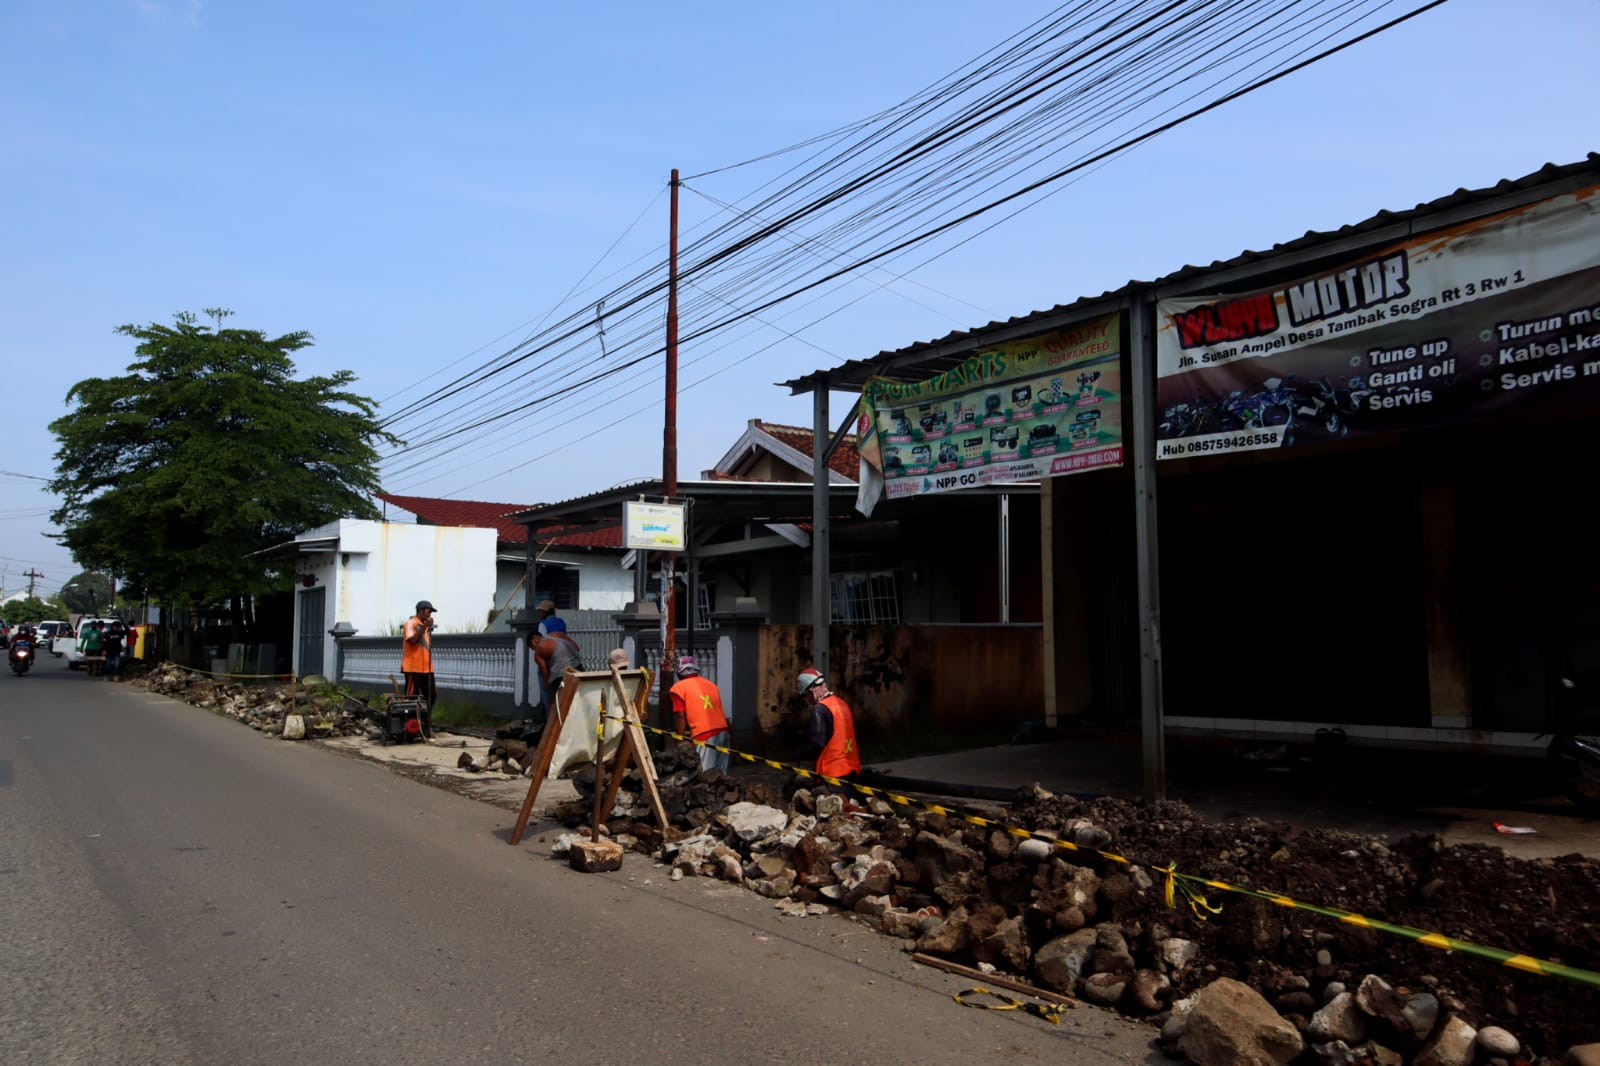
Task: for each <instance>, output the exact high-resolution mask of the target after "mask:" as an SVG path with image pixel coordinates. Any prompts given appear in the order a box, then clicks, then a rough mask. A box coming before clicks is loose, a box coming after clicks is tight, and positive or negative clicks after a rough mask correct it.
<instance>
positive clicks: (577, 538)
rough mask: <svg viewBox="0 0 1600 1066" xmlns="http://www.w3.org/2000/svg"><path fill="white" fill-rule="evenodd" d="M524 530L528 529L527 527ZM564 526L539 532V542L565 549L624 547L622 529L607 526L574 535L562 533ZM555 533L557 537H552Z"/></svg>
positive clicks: (575, 532)
mask: <svg viewBox="0 0 1600 1066" xmlns="http://www.w3.org/2000/svg"><path fill="white" fill-rule="evenodd" d="M522 528H524V529H526V528H527V527H526V526H523V527H522ZM564 528H566V527H564V526H551V527H549V528H548V529H541V530H540V531H539V542H540V543H541V544H543V543H544V542H545V541H552V542H554V543H555V544H557V545H559V546H560V547H564V548H620V547H622V527H621V526H607V527H606V528H604V529H583V530H576V531H574V532H572V533H560V532H557V531H558V530H561V529H564ZM551 533H555V534H556V535H555V536H551V535H550V534H551Z"/></svg>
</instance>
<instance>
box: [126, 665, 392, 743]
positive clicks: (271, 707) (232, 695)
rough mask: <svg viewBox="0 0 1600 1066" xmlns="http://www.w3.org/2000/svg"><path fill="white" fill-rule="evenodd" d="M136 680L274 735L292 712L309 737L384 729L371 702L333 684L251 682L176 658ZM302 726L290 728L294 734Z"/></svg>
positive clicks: (280, 732) (374, 733)
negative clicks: (181, 663) (187, 666)
mask: <svg viewBox="0 0 1600 1066" xmlns="http://www.w3.org/2000/svg"><path fill="white" fill-rule="evenodd" d="M132 683H133V684H135V685H137V686H139V687H141V688H147V689H149V690H150V691H152V692H158V693H160V694H161V695H163V696H170V697H172V698H173V699H177V700H182V701H183V702H185V703H191V704H194V705H195V706H196V707H204V708H205V709H206V710H208V711H211V712H213V713H215V714H220V715H225V716H226V717H228V718H232V719H235V720H237V721H240V722H243V723H244V724H245V725H247V726H249V727H250V728H251V729H257V730H260V731H261V732H263V733H267V734H270V735H273V736H283V735H284V719H285V718H286V717H288V716H290V715H291V714H293V715H298V716H299V717H300V718H301V720H302V721H303V723H304V729H305V732H304V736H306V737H311V738H323V737H353V736H371V737H373V738H377V737H379V736H380V735H381V733H382V730H381V729H380V728H379V726H378V725H377V724H376V723H375V720H374V718H373V717H372V715H373V713H374V712H373V711H372V710H371V708H369V707H368V706H366V705H365V704H364V703H362V702H361V701H359V700H356V699H354V698H353V697H350V696H347V695H344V694H342V693H340V692H338V691H337V690H335V689H333V688H332V686H327V685H322V686H316V687H312V686H306V685H287V684H265V685H246V684H243V683H241V682H238V681H230V680H227V679H226V678H217V677H212V676H209V675H207V674H203V673H199V672H198V671H194V670H185V669H184V668H182V667H180V666H175V665H173V664H172V663H160V664H158V665H156V666H155V667H154V668H153V669H151V670H150V672H149V673H147V674H145V675H144V676H142V677H139V678H137V679H135V680H134V681H133V682H132ZM298 731H299V730H298V728H297V729H295V730H291V734H293V733H296V732H298ZM295 739H298V738H295Z"/></svg>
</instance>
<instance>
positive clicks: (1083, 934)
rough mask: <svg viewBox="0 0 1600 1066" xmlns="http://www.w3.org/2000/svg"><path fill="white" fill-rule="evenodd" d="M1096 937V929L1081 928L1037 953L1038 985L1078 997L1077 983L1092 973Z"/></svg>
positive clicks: (1035, 960) (1035, 964) (1035, 956)
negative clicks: (1091, 966) (1092, 957)
mask: <svg viewBox="0 0 1600 1066" xmlns="http://www.w3.org/2000/svg"><path fill="white" fill-rule="evenodd" d="M1095 936H1096V934H1095V931H1094V930H1093V929H1078V930H1076V931H1074V932H1071V933H1068V934H1067V935H1066V936H1058V937H1056V938H1055V939H1054V940H1052V941H1050V942H1049V943H1047V944H1045V945H1044V946H1043V947H1041V948H1040V949H1039V950H1038V951H1036V952H1034V955H1033V972H1034V974H1035V975H1036V976H1037V977H1038V978H1039V983H1040V984H1042V985H1044V986H1045V987H1046V988H1053V989H1055V990H1056V991H1057V992H1065V993H1067V994H1068V995H1074V994H1076V992H1077V988H1078V982H1079V981H1080V980H1082V978H1083V976H1084V974H1086V973H1087V972H1088V970H1089V959H1090V957H1091V956H1092V955H1093V954H1094V944H1095Z"/></svg>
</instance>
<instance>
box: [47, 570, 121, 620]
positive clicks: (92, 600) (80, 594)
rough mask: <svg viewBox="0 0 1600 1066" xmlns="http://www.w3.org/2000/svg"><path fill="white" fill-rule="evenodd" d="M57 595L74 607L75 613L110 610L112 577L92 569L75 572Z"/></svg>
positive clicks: (63, 601)
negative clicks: (79, 572)
mask: <svg viewBox="0 0 1600 1066" xmlns="http://www.w3.org/2000/svg"><path fill="white" fill-rule="evenodd" d="M57 595H58V596H59V597H60V598H61V602H62V603H64V604H66V605H67V606H68V607H70V608H71V609H72V613H73V614H89V613H90V612H91V611H106V610H110V609H111V606H112V604H111V578H110V577H109V576H108V575H106V574H97V573H95V572H94V571H92V570H88V571H84V572H83V573H81V574H74V575H73V576H72V577H71V578H69V579H67V583H66V584H65V585H62V586H61V591H60V592H59V593H57Z"/></svg>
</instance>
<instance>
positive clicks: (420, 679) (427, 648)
mask: <svg viewBox="0 0 1600 1066" xmlns="http://www.w3.org/2000/svg"><path fill="white" fill-rule="evenodd" d="M400 649H401V650H400V669H401V671H402V672H403V673H404V674H405V675H406V695H407V696H421V697H422V699H423V710H422V712H421V713H420V714H418V715H417V719H418V721H419V723H420V724H421V726H422V735H423V736H424V737H426V738H428V739H429V740H431V739H433V701H434V699H435V698H437V696H438V694H439V692H438V689H437V688H435V687H434V683H433V604H431V603H429V602H428V601H427V600H418V601H417V613H416V614H414V615H412V616H411V617H410V618H408V619H406V632H405V640H404V641H403V642H402V643H401V645H400Z"/></svg>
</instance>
